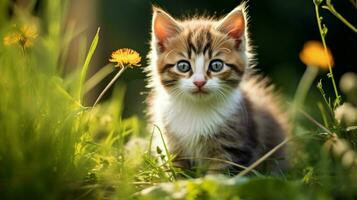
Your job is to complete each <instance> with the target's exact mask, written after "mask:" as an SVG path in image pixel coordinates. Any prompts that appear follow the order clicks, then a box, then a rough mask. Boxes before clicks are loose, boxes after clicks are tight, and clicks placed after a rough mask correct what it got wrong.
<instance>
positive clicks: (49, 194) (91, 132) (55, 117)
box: [0, 1, 357, 199]
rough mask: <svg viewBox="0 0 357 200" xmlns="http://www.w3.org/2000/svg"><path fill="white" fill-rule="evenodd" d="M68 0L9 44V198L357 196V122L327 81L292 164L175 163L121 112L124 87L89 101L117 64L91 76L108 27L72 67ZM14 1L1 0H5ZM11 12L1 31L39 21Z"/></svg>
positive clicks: (4, 79) (4, 142)
mask: <svg viewBox="0 0 357 200" xmlns="http://www.w3.org/2000/svg"><path fill="white" fill-rule="evenodd" d="M58 2H60V1H47V4H46V6H45V7H44V8H43V15H44V16H43V20H41V29H40V31H39V33H38V36H37V37H36V39H35V40H34V42H33V46H30V47H24V46H21V44H20V43H19V44H13V45H4V44H3V42H1V43H0V199H163V198H165V199H354V198H356V197H357V170H356V168H357V157H356V149H357V145H356V141H357V138H356V130H355V129H354V130H353V129H352V131H348V130H349V129H351V127H347V126H345V125H343V124H340V123H338V122H337V121H336V120H335V118H334V112H333V111H334V109H335V108H334V106H333V105H332V104H333V103H332V102H333V100H330V99H329V97H328V96H327V94H325V93H324V90H323V86H322V85H321V84H319V90H320V91H321V92H322V95H323V98H322V97H321V102H316V106H317V105H318V106H319V108H320V111H321V113H322V114H321V115H322V118H323V123H320V122H318V121H317V120H315V119H313V118H311V117H310V116H309V115H308V114H306V113H305V112H299V113H298V116H297V117H296V120H295V121H294V124H293V127H294V136H293V137H292V138H291V141H290V142H289V144H290V153H289V159H290V161H291V169H290V170H289V171H288V172H284V173H282V174H281V175H279V176H272V175H269V174H263V173H260V172H257V171H255V170H253V169H249V170H245V173H246V174H247V175H246V176H236V177H227V176H223V175H217V176H205V177H199V175H197V174H195V173H192V172H186V171H182V170H180V169H176V168H174V167H173V166H172V163H171V160H172V159H173V157H174V155H169V156H167V157H168V159H165V156H166V155H165V152H166V151H167V149H166V148H165V149H157V151H158V153H159V156H158V157H156V156H155V155H153V154H152V153H151V150H150V149H151V148H156V147H151V139H150V138H152V134H147V133H146V132H147V131H145V128H143V127H145V125H144V124H145V123H144V122H142V121H140V120H139V119H138V118H137V117H135V116H132V117H129V118H122V117H121V112H122V110H123V107H124V105H123V103H122V102H123V98H124V95H125V87H124V86H116V87H115V89H114V92H113V94H112V97H111V98H110V99H108V100H106V101H104V102H101V103H99V104H98V105H97V106H95V107H86V106H83V105H82V102H83V98H84V97H85V93H86V92H87V91H88V90H89V89H91V88H92V87H94V85H95V84H97V83H99V82H100V80H101V79H103V78H104V76H105V75H107V74H108V73H110V72H112V71H113V70H110V69H109V68H110V67H108V66H110V65H108V66H106V67H105V71H101V72H100V74H97V75H94V78H91V77H86V76H87V71H88V68H89V66H90V65H89V63H90V61H91V58H92V56H93V54H95V49H96V46H97V44H98V42H100V32H99V29H98V32H97V34H96V35H95V36H94V39H93V42H92V45H91V46H90V47H89V48H83V49H81V48H80V49H79V51H80V52H79V55H84V56H82V57H83V59H81V56H79V60H78V63H79V64H78V66H75V67H76V69H77V70H74V71H72V72H71V73H70V74H67V75H62V74H63V73H62V70H63V68H65V67H66V66H65V62H63V59H64V58H65V57H66V56H68V55H66V51H65V50H66V49H68V44H69V42H70V40H71V38H73V37H74V36H76V33H77V30H74V29H73V30H68V31H67V32H66V33H65V34H61V30H62V29H61V28H62V25H63V19H64V13H65V4H64V5H62V4H61V5H62V6H60V5H59V4H58ZM7 3H8V1H0V4H1V6H0V8H2V7H3V6H5V5H7ZM4 13H5V12H0V23H1V28H0V38H4V37H5V36H6V35H8V34H9V33H11V32H14V31H16V30H15V29H14V27H13V24H17V26H18V27H21V26H22V25H23V24H29V23H32V22H31V21H28V20H27V19H28V18H26V17H23V16H26V13H22V12H20V11H17V13H16V15H15V16H16V17H14V18H12V19H9V18H7V16H6V15H5V14H4ZM21 16H22V17H21ZM112 68H114V67H113V66H112ZM85 80H89V81H88V82H86V81H85ZM88 85H90V86H88ZM87 87H90V88H89V89H88V88H87ZM338 98H339V97H338ZM338 101H340V100H338ZM322 124H323V125H322ZM347 128H349V129H347ZM333 141H334V142H333ZM347 154H348V156H347ZM351 155H352V158H351ZM158 160H161V162H158ZM351 160H352V161H351Z"/></svg>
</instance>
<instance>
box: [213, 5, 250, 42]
mask: <svg viewBox="0 0 357 200" xmlns="http://www.w3.org/2000/svg"><path fill="white" fill-rule="evenodd" d="M217 30H219V31H221V32H223V33H225V34H227V35H229V36H230V37H232V38H233V39H235V40H236V47H237V48H239V47H240V45H241V43H242V41H243V40H244V39H245V32H246V17H245V4H244V3H243V4H241V5H240V6H238V7H236V8H235V9H234V10H232V11H231V12H230V13H229V14H228V15H227V16H226V17H224V18H223V19H222V20H220V21H219V22H218V26H217Z"/></svg>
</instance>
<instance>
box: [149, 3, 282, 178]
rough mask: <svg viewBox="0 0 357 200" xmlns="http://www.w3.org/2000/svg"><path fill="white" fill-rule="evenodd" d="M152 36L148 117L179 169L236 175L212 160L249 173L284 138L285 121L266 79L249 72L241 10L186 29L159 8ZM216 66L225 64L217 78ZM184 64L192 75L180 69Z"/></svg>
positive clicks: (195, 21)
mask: <svg viewBox="0 0 357 200" xmlns="http://www.w3.org/2000/svg"><path fill="white" fill-rule="evenodd" d="M231 23H234V24H233V25H232V24H231ZM235 26H237V27H235ZM153 31H154V37H153V44H152V46H153V48H152V52H151V55H150V58H151V66H150V67H149V68H148V71H149V74H150V84H149V87H150V88H151V93H150V95H149V98H148V103H149V115H150V117H151V119H152V123H154V124H156V125H157V126H159V128H160V129H161V131H162V132H163V134H164V136H165V142H166V143H167V146H168V148H169V151H170V153H173V154H175V155H176V156H177V157H176V163H177V164H179V165H180V166H182V167H185V168H194V167H207V168H208V169H209V170H210V171H214V170H219V171H221V170H225V169H233V166H232V165H229V164H227V163H224V162H217V161H212V160H209V159H207V158H214V159H221V160H227V161H231V162H234V163H237V164H240V165H243V166H248V165H249V164H251V163H252V162H254V161H255V160H256V159H258V158H259V157H261V156H262V155H263V154H264V153H266V152H267V151H269V150H270V149H272V148H273V147H274V146H276V145H277V144H279V143H280V142H281V141H282V140H283V139H284V137H285V133H286V132H287V128H286V125H285V124H286V122H285V121H284V120H285V119H284V118H283V117H282V114H281V112H280V111H279V109H278V106H277V105H276V104H277V102H276V100H275V99H274V97H273V95H274V94H273V93H272V91H271V89H269V88H267V82H266V80H265V79H263V78H260V77H259V76H256V75H251V72H249V71H250V67H249V65H250V63H249V62H250V60H251V59H250V57H251V54H250V53H249V45H248V37H247V28H246V21H245V16H244V13H243V10H242V7H238V8H236V9H235V10H234V11H232V13H231V14H229V15H228V16H227V17H226V18H224V19H222V20H220V21H215V20H211V19H191V20H188V21H182V22H178V21H176V20H174V19H173V18H171V17H170V16H169V15H167V14H166V13H164V12H163V11H162V10H157V9H156V10H155V13H154V22H153ZM217 60H218V61H219V63H215V67H216V68H217V66H218V67H221V63H223V65H224V66H223V67H222V68H221V69H220V71H217V70H213V69H216V68H212V66H213V64H212V63H213V62H216V61H217ZM183 61H184V62H185V63H184V65H183V66H184V67H187V66H189V67H190V71H187V72H186V71H183V70H181V71H180V70H178V69H176V68H179V66H178V65H179V64H180V62H183ZM181 65H182V64H181ZM184 69H185V68H184ZM197 81H204V83H203V86H202V85H198V83H200V82H197ZM192 82H193V83H194V84H193V83H192ZM195 85H196V86H197V87H195ZM283 154H284V152H283V150H280V151H279V152H278V153H276V154H275V157H281V156H283ZM283 165H285V164H283ZM279 167H284V166H282V165H280V166H279ZM238 170H240V169H238Z"/></svg>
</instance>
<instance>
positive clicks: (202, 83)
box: [193, 80, 206, 89]
mask: <svg viewBox="0 0 357 200" xmlns="http://www.w3.org/2000/svg"><path fill="white" fill-rule="evenodd" d="M193 84H195V85H196V86H197V87H198V88H199V89H201V88H202V87H203V86H204V85H205V84H206V81H205V80H197V81H193Z"/></svg>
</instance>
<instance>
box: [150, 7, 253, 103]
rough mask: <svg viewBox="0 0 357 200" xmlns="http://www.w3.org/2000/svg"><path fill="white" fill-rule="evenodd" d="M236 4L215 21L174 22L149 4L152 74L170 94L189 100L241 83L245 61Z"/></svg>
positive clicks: (241, 23)
mask: <svg viewBox="0 0 357 200" xmlns="http://www.w3.org/2000/svg"><path fill="white" fill-rule="evenodd" d="M245 24H246V23H245V18H244V13H243V11H242V9H241V8H239V7H238V8H237V9H235V10H233V11H232V12H231V13H230V14H228V15H227V16H226V17H225V18H224V19H222V20H220V21H214V20H208V19H194V20H188V21H183V22H179V21H177V20H175V19H173V18H172V17H170V16H169V15H168V14H167V13H165V12H164V11H162V10H158V9H155V10H154V19H153V45H154V48H153V51H154V52H153V53H155V54H156V57H157V59H156V63H155V64H156V69H153V71H154V73H155V75H157V76H158V77H159V80H160V83H161V84H162V85H163V86H164V88H165V89H166V91H168V93H169V94H170V95H174V96H176V97H184V98H188V99H192V100H208V99H211V98H212V97H218V98H219V97H224V96H225V95H227V94H228V93H230V92H232V91H233V90H234V89H235V88H237V86H238V85H239V83H240V80H241V79H242V76H243V74H244V71H245V68H246V67H247V65H248V61H247V59H248V58H247V53H246V43H247V41H246V34H245V32H246V28H245Z"/></svg>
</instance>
